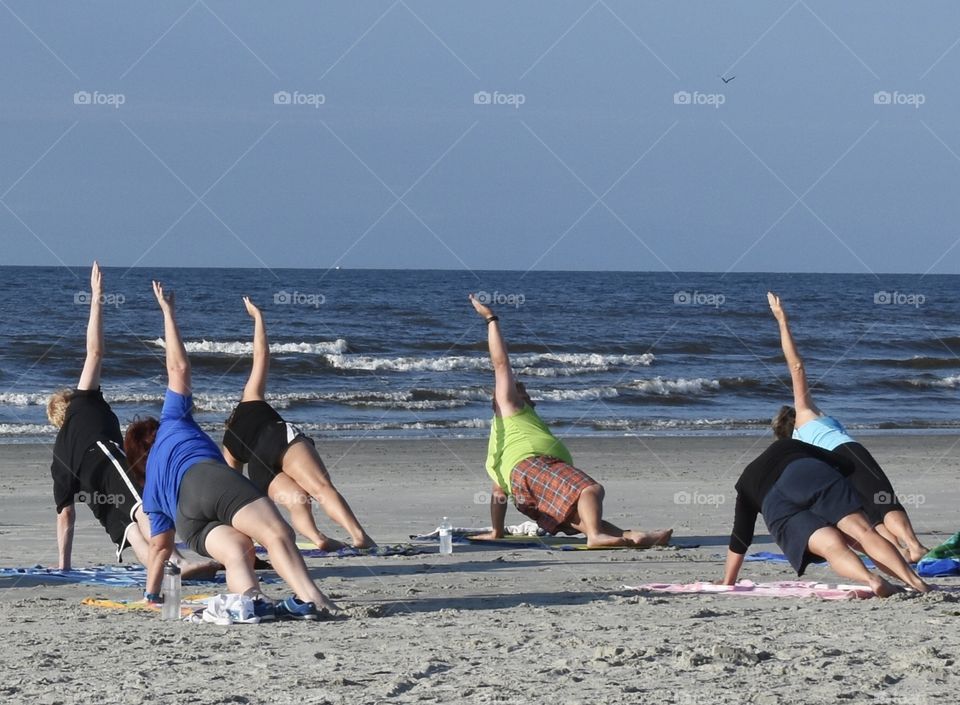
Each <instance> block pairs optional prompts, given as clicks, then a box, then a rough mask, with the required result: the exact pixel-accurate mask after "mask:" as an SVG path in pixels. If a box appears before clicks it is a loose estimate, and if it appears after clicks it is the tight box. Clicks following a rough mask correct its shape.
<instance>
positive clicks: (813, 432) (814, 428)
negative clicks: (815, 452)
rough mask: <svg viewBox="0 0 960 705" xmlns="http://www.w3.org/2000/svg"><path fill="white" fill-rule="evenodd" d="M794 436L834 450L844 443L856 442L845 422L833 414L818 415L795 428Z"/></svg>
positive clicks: (811, 443) (805, 441)
mask: <svg viewBox="0 0 960 705" xmlns="http://www.w3.org/2000/svg"><path fill="white" fill-rule="evenodd" d="M793 437H794V438H796V439H797V440H798V441H803V442H804V443H809V444H810V445H812V446H817V447H818V448H824V449H826V450H834V449H835V448H838V447H839V446H842V445H843V444H844V443H856V441H854V440H853V437H852V436H850V434H848V433H847V429H845V428H844V427H843V424H842V423H840V422H839V421H837V420H836V419H835V418H833V417H832V416H817V417H816V418H814V419H810V420H809V421H807V422H806V423H805V424H803V426H801V427H799V428H797V427H796V426H794V428H793Z"/></svg>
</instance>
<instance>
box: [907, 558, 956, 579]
mask: <svg viewBox="0 0 960 705" xmlns="http://www.w3.org/2000/svg"><path fill="white" fill-rule="evenodd" d="M917 575H919V576H920V577H921V578H946V577H949V576H951V575H960V558H927V557H926V556H924V557H923V558H922V559H921V560H920V562H919V563H917Z"/></svg>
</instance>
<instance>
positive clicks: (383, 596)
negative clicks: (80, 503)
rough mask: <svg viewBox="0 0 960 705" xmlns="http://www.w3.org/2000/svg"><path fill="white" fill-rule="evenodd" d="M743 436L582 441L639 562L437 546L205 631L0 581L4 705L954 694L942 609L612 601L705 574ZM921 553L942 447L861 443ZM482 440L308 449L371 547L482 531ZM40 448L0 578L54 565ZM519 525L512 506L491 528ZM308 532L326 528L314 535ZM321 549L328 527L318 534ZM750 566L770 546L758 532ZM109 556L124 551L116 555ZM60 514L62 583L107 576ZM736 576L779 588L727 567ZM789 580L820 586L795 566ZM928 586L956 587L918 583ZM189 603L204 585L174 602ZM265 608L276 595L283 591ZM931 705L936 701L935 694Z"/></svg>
mask: <svg viewBox="0 0 960 705" xmlns="http://www.w3.org/2000/svg"><path fill="white" fill-rule="evenodd" d="M767 441H768V439H767V438H766V437H763V438H760V437H742V438H685V439H678V438H655V439H636V438H607V439H604V438H592V439H590V438H582V439H571V440H570V441H569V446H570V448H571V451H572V452H573V454H574V458H575V459H576V461H577V464H578V465H579V466H581V467H583V469H585V470H586V471H587V472H589V473H590V474H591V475H593V476H594V477H596V478H597V479H598V480H600V481H601V482H603V484H604V485H605V486H606V488H607V502H606V514H607V517H608V518H610V519H611V520H612V521H614V522H616V523H618V524H622V525H625V526H626V525H629V526H633V527H641V528H656V527H666V526H672V527H673V528H674V529H675V536H676V538H677V539H679V540H680V542H681V543H686V544H696V545H697V546H698V547H696V548H677V547H668V548H662V549H652V550H646V551H605V552H592V551H570V552H560V551H548V550H541V549H532V548H514V547H496V548H493V547H490V548H478V547H472V546H467V547H462V546H457V547H456V549H457V550H456V552H455V554H454V555H453V556H452V557H448V556H440V555H438V554H437V553H436V549H435V548H434V547H431V553H429V554H427V555H420V556H412V557H397V558H349V559H312V560H309V561H308V564H309V565H310V568H311V572H312V574H313V575H314V577H315V578H316V579H317V580H318V581H319V582H320V585H321V588H322V589H323V590H324V591H326V592H327V593H328V594H330V595H332V596H333V597H334V598H336V599H337V600H338V601H339V602H340V603H341V604H342V606H344V607H346V608H347V611H348V613H349V614H350V617H349V618H348V619H345V620H343V621H337V622H327V623H319V624H310V623H275V624H266V625H260V626H234V627H217V626H213V625H208V624H189V623H167V622H161V621H160V620H159V618H158V616H156V615H153V614H144V613H135V612H130V611H112V610H104V609H95V608H90V607H85V606H82V605H81V604H80V601H81V599H83V598H84V597H88V596H100V597H107V598H117V599H136V598H137V597H138V592H137V590H136V589H121V588H102V587H96V586H89V585H50V584H36V583H35V582H31V581H29V580H16V579H3V580H2V581H0V587H2V589H0V605H2V614H3V620H2V622H0V668H2V670H3V672H4V673H5V674H6V676H5V678H4V682H3V683H2V684H0V700H2V702H5V703H81V702H82V703H87V702H105V703H113V702H123V703H146V702H164V703H165V702H204V703H350V704H353V703H377V702H416V703H427V702H442V703H448V702H463V703H501V702H502V703H508V702H509V703H526V702H531V703H533V702H550V703H555V704H557V705H559V704H561V703H563V704H566V703H590V704H591V705H593V704H596V703H621V702H627V703H677V704H679V705H699V704H703V705H707V704H714V703H757V704H764V705H774V704H776V703H806V704H809V703H835V702H838V701H842V702H854V703H865V702H870V703H910V704H914V703H915V704H921V703H931V704H932V703H935V702H952V701H953V700H954V699H955V693H956V690H957V686H958V683H960V677H958V676H957V675H956V674H957V670H956V665H955V660H956V657H957V654H958V652H960V635H958V630H957V629H956V625H957V619H958V617H960V598H958V596H957V595H956V594H948V593H940V594H932V595H928V596H915V595H913V596H910V595H902V596H896V597H894V598H890V599H888V600H879V599H870V600H859V601H843V602H827V601H821V600H819V599H814V598H810V599H772V598H738V597H723V596H700V595H674V596H665V595H649V594H646V595H644V594H637V593H633V592H629V591H625V590H623V586H624V585H627V584H634V585H636V584H639V583H648V582H691V581H695V580H714V579H717V578H719V577H720V576H721V571H722V556H723V554H724V552H725V551H726V542H727V536H728V534H729V531H730V524H731V520H732V515H733V501H734V493H733V483H734V481H735V479H736V477H737V476H738V474H739V472H740V470H741V468H742V467H743V465H744V464H745V463H746V461H747V460H749V459H751V458H752V457H753V456H754V455H756V454H757V453H758V452H759V451H760V450H761V449H762V448H763V447H764V445H765V443H767ZM863 441H864V442H865V444H866V445H867V446H868V447H870V448H871V450H872V452H873V453H874V455H875V456H876V457H877V458H878V459H879V460H880V462H881V463H882V464H883V465H884V467H885V469H886V470H887V472H888V474H889V475H890V477H891V479H892V480H893V482H894V485H895V487H896V488H897V489H898V491H899V492H900V493H902V494H903V495H907V496H908V497H909V498H910V500H911V501H912V502H913V504H912V505H911V506H908V507H907V508H908V511H910V513H911V516H912V518H913V520H914V523H915V525H916V527H917V529H918V533H920V535H921V538H922V539H923V540H924V541H925V542H926V543H927V544H928V545H931V546H932V545H934V544H936V543H938V542H939V541H940V540H941V539H943V538H946V536H949V535H950V534H952V533H953V532H954V531H956V530H957V528H958V527H957V523H958V512H957V507H958V506H960V483H958V482H957V480H958V477H960V461H958V454H957V452H956V451H955V446H957V445H958V443H960V438H958V437H957V436H951V435H927V436H882V435H878V436H865V437H864V438H863ZM484 446H485V444H484V443H483V442H480V441H472V440H471V441H466V440H443V441H440V440H411V441H360V442H354V441H336V442H331V441H319V442H318V447H319V448H320V450H321V453H322V455H323V456H324V457H325V459H326V461H327V464H328V465H329V466H330V469H331V473H332V475H333V477H334V480H335V482H336V483H337V485H338V487H339V489H340V490H341V491H342V492H343V494H344V495H345V496H346V497H347V498H348V500H349V501H350V502H351V504H352V505H353V507H354V508H355V510H356V511H357V513H358V515H359V516H360V517H361V518H362V519H363V520H364V522H365V524H366V525H367V526H368V528H369V529H370V531H371V533H373V535H374V537H375V538H376V539H377V540H378V541H380V542H381V543H392V542H401V541H406V540H408V536H409V535H410V534H416V533H420V532H424V531H428V530H430V529H432V528H434V527H435V526H436V525H437V524H438V523H439V521H440V519H441V517H442V516H444V515H446V516H449V517H450V518H451V520H452V521H453V523H454V524H455V525H460V526H470V525H476V526H483V525H486V524H487V523H488V520H487V505H486V503H485V493H486V492H487V490H488V482H487V481H486V478H485V474H484V472H483V468H482V460H483V457H484ZM49 453H50V450H49V447H48V446H43V445H19V446H18V445H7V446H0V488H2V492H0V566H5V567H10V566H28V565H36V564H42V565H52V564H53V563H54V562H55V556H56V538H55V533H54V511H53V501H52V497H51V489H50V480H49ZM520 519H521V517H520V515H518V514H517V513H516V512H515V511H514V510H512V509H511V511H510V513H509V515H508V523H515V522H517V521H519V520H520ZM322 520H323V522H324V523H322V524H321V527H322V528H324V530H327V529H330V531H331V532H333V529H332V528H331V527H330V526H329V522H327V521H326V519H325V517H322ZM334 533H335V532H334ZM757 534H758V542H757V543H756V544H754V546H753V550H771V549H775V547H774V546H772V545H771V544H770V543H769V539H768V537H767V535H766V531H765V527H763V526H762V524H761V525H759V526H758V527H757ZM128 556H129V559H132V558H133V556H132V552H128ZM111 560H112V551H111V546H110V545H109V542H108V540H107V538H106V536H105V535H104V534H103V532H102V530H101V528H100V527H99V525H97V524H96V523H95V521H94V520H93V517H92V516H91V515H90V513H89V511H88V510H86V509H84V508H80V509H79V510H78V526H77V537H76V541H75V553H74V565H75V566H76V567H81V566H86V565H92V564H99V563H110V562H111ZM741 577H742V578H746V579H751V580H754V581H764V580H789V579H792V578H794V577H795V574H793V573H792V572H791V571H790V569H789V567H787V566H781V565H773V564H766V563H762V564H758V563H752V564H751V563H748V564H747V565H746V566H745V568H744V571H743V573H742V576H741ZM805 577H806V578H807V579H811V580H822V581H825V582H834V583H835V582H838V581H837V578H836V577H835V576H833V574H832V573H830V572H829V571H828V570H827V569H826V568H823V567H818V566H813V567H811V568H810V569H809V571H808V573H807V575H806V576H805ZM933 582H935V583H937V584H940V585H960V580H958V579H939V580H934V581H933ZM189 591H194V592H211V591H216V588H214V587H213V586H209V587H207V588H206V589H205V588H204V587H203V586H199V587H197V588H189ZM267 592H269V593H271V594H273V595H274V596H279V595H280V594H282V586H280V585H271V586H268V587H267ZM944 698H946V699H944Z"/></svg>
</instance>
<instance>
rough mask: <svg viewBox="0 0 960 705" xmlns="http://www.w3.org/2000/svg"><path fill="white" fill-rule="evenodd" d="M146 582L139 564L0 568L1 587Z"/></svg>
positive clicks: (222, 579)
mask: <svg viewBox="0 0 960 705" xmlns="http://www.w3.org/2000/svg"><path fill="white" fill-rule="evenodd" d="M260 580H261V582H264V583H275V582H278V580H279V579H278V578H272V577H262V578H261V579H260ZM146 582H147V570H146V568H144V567H143V566H141V565H97V566H91V567H90V568H75V569H73V570H56V569H53V568H44V567H43V566H39V565H38V566H33V567H31V568H0V587H15V586H16V585H17V584H18V583H22V584H24V585H26V584H30V583H61V584H68V583H78V584H83V585H103V586H105V587H123V588H130V587H138V586H142V585H144V584H145V583H146ZM225 582H226V578H225V577H224V575H223V573H222V572H221V573H219V574H217V575H215V576H214V577H212V578H205V579H203V580H184V581H183V584H184V585H208V584H210V583H225Z"/></svg>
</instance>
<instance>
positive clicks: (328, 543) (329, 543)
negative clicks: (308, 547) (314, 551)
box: [314, 536, 346, 553]
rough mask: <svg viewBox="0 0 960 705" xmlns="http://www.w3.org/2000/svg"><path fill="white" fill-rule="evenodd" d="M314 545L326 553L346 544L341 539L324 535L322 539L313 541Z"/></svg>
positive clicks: (337, 549)
mask: <svg viewBox="0 0 960 705" xmlns="http://www.w3.org/2000/svg"><path fill="white" fill-rule="evenodd" d="M314 545H315V546H316V547H317V548H319V549H320V550H321V551H326V552H328V553H333V552H334V551H339V550H340V549H341V548H345V547H346V544H345V543H343V542H342V541H337V540H336V539H331V538H329V537H327V536H324V537H323V538H322V539H320V541H314Z"/></svg>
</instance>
